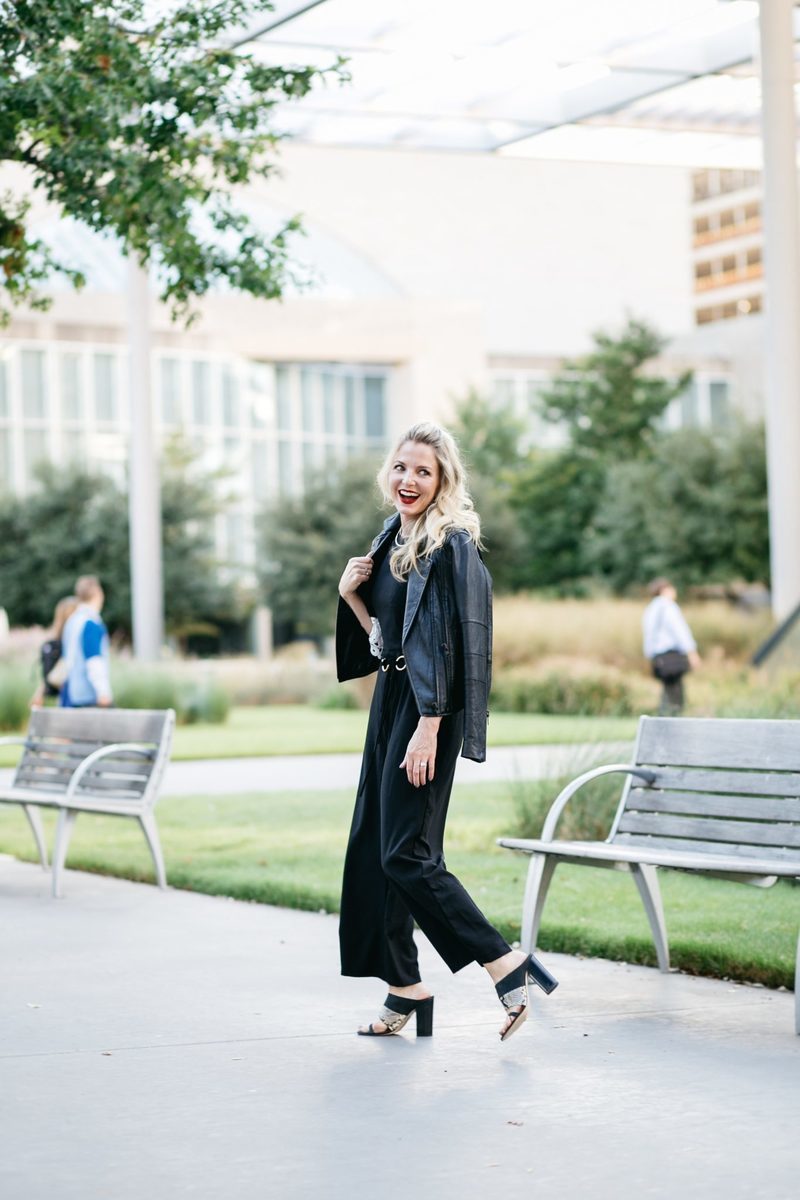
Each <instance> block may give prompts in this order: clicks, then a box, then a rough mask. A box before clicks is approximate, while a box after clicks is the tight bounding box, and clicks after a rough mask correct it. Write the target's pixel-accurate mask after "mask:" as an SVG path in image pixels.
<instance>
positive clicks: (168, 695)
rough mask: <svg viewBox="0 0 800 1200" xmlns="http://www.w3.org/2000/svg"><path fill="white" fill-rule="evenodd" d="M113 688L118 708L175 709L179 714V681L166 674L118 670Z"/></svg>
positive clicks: (113, 680)
mask: <svg viewBox="0 0 800 1200" xmlns="http://www.w3.org/2000/svg"><path fill="white" fill-rule="evenodd" d="M112 687H113V691H114V703H115V705H116V706H117V707H118V708H174V709H175V711H176V712H177V711H178V709H179V707H180V703H179V697H178V681H177V679H175V678H174V677H173V676H171V675H168V674H166V673H165V672H161V671H150V670H141V669H137V668H135V667H126V668H124V669H120V668H117V669H116V670H114V672H113V678H112Z"/></svg>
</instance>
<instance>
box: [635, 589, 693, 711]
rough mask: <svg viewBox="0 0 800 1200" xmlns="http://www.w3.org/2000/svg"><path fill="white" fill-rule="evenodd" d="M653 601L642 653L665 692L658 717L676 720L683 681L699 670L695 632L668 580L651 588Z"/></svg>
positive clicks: (644, 621)
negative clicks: (686, 676)
mask: <svg viewBox="0 0 800 1200" xmlns="http://www.w3.org/2000/svg"><path fill="white" fill-rule="evenodd" d="M650 594H651V596H652V597H653V599H652V600H651V601H650V603H649V604H648V606H647V608H646V609H645V610H644V616H643V617H642V634H643V649H644V655H645V658H649V659H650V664H651V666H652V669H653V674H654V675H655V677H656V679H659V680H660V681H661V684H662V686H663V691H662V694H661V703H660V705H659V709H658V711H659V713H661V715H662V716H675V715H677V714H678V713H679V712H681V711H682V709H683V705H684V701H685V697H684V691H683V677H684V675H685V674H686V673H687V672H688V671H691V670H692V669H693V668H697V667H699V666H700V655H699V654H698V653H697V643H696V642H695V640H694V638H693V637H692V631H691V629H690V628H689V626H688V624H687V623H686V618H685V617H684V615H683V613H682V612H681V610H680V608H679V606H678V599H677V592H676V590H675V587H674V585H673V584H672V582H671V581H670V580H669V579H664V578H661V579H654V580H653V582H652V583H651V584H650Z"/></svg>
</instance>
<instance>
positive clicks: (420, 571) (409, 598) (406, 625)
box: [403, 558, 431, 641]
mask: <svg viewBox="0 0 800 1200" xmlns="http://www.w3.org/2000/svg"><path fill="white" fill-rule="evenodd" d="M430 573H431V559H429V558H423V559H421V560H420V561H419V562H418V563H417V569H416V571H412V572H411V574H410V575H409V577H408V591H407V592H406V612H405V618H404V620H403V641H405V640H406V638H407V637H408V631H409V629H410V628H411V626H412V625H413V623H414V617H415V616H416V615H417V609H418V608H419V602H420V600H421V599H422V593H423V592H424V591H425V585H426V583H427V582H428V576H429V575H430Z"/></svg>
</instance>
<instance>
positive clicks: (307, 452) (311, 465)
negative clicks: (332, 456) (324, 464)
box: [303, 442, 317, 483]
mask: <svg viewBox="0 0 800 1200" xmlns="http://www.w3.org/2000/svg"><path fill="white" fill-rule="evenodd" d="M314 449H315V447H314V445H313V443H311V442H303V478H304V479H305V481H306V483H308V481H309V480H310V479H311V477H312V476H313V474H314V471H315V470H316V466H317V464H316V455H315V453H314Z"/></svg>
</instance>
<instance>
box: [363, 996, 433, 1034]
mask: <svg viewBox="0 0 800 1200" xmlns="http://www.w3.org/2000/svg"><path fill="white" fill-rule="evenodd" d="M412 1014H413V1015H415V1016H416V1018H417V1037H431V1036H432V1035H433V996H427V997H426V998H425V999H424V1000H409V999H407V998H406V997H405V996H393V995H392V993H391V992H390V993H389V995H388V996H387V997H386V999H385V1001H384V1003H383V1008H382V1009H381V1011H380V1012H379V1013H378V1021H380V1023H381V1025H385V1026H386V1028H385V1029H375V1027H374V1023H372V1022H370V1024H369V1025H368V1026H367V1028H366V1029H359V1031H358V1032H359V1036H360V1037H391V1035H392V1034H395V1033H399V1032H400V1030H401V1029H403V1028H404V1026H405V1025H406V1024H407V1023H408V1021H409V1020H410V1019H411V1016H412Z"/></svg>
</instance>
